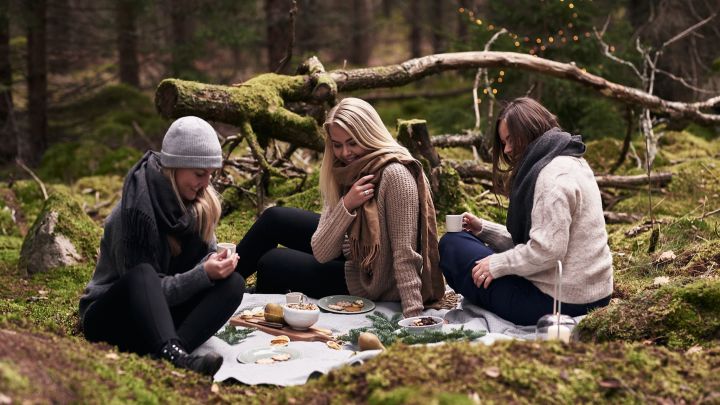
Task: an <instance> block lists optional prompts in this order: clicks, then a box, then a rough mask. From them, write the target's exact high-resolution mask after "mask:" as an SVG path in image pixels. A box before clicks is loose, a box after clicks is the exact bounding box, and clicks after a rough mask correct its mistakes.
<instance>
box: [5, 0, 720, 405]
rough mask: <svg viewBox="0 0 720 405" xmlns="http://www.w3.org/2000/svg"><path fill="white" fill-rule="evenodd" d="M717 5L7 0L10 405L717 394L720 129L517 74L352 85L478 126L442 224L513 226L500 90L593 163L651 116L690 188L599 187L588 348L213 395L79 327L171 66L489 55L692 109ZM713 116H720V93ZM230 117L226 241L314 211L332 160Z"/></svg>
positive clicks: (399, 357) (713, 57) (155, 132)
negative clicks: (523, 99) (56, 254)
mask: <svg viewBox="0 0 720 405" xmlns="http://www.w3.org/2000/svg"><path fill="white" fill-rule="evenodd" d="M291 10H294V11H292V12H291ZM719 13H720V1H718V0H695V1H693V0H644V1H643V0H621V1H609V0H575V1H570V0H514V1H499V0H458V1H452V0H443V1H441V0H417V1H412V0H401V1H389V0H348V1H329V0H297V1H296V2H292V1H289V0H263V1H260V0H247V1H228V0H216V1H209V0H198V1H189V0H157V1H151V0H114V1H111V0H94V1H89V0H46V1H39V0H25V1H17V0H0V136H1V138H0V140H1V141H0V178H1V179H2V181H1V182H0V196H1V197H2V198H1V199H0V309H1V314H2V315H0V335H2V336H0V403H14V402H29V403H35V402H39V403H46V402H61V403H66V402H88V403H106V402H109V401H111V400H115V401H120V402H143V403H155V402H180V403H185V402H188V403H195V402H207V401H215V402H264V403H274V402H282V403H328V402H332V401H335V402H359V403H365V402H371V403H427V402H429V401H436V402H437V403H443V401H445V402H446V403H475V402H477V401H478V400H484V401H498V402H499V401H503V402H504V401H513V402H531V403H538V402H539V403H543V402H549V401H550V399H552V401H554V402H557V401H559V402H564V403H571V402H572V403H575V402H579V401H583V402H604V401H612V402H618V401H625V402H631V403H647V402H652V401H657V402H664V403H671V402H691V401H692V402H710V403H712V402H717V401H719V400H720V377H719V376H720V373H718V371H719V369H720V346H718V340H720V282H719V281H718V279H717V277H718V269H720V231H719V229H718V215H717V212H718V208H720V207H719V206H720V198H718V197H719V193H720V169H719V167H720V166H719V165H720V142H719V141H718V134H720V129H719V126H718V124H717V122H716V123H715V124H712V123H710V124H708V123H707V122H706V123H698V122H697V121H693V120H691V119H687V118H684V119H676V118H674V117H672V116H670V115H668V114H665V113H663V112H662V111H652V112H650V111H646V110H645V109H644V108H643V106H642V105H639V104H625V103H619V102H617V101H615V100H611V99H610V98H607V97H604V96H603V95H602V94H601V93H599V92H598V91H596V90H594V89H592V88H589V87H585V86H581V85H578V84H576V83H574V82H573V81H571V80H565V79H562V78H557V77H550V76H548V75H543V74H540V73H533V72H530V71H527V70H519V69H513V68H512V67H510V66H508V67H498V68H487V69H467V70H458V71H453V72H444V73H441V74H434V75H430V76H428V77H426V78H424V79H422V80H418V81H413V82H412V83H410V84H408V85H405V86H402V87H397V88H375V89H366V90H356V91H352V92H340V94H338V97H344V96H351V95H352V96H357V97H362V98H364V99H366V100H368V101H370V102H371V103H372V104H373V105H374V106H375V107H376V108H377V109H378V111H379V112H380V114H381V116H382V118H383V120H384V122H385V123H386V125H387V126H388V128H389V129H390V130H391V133H393V134H399V133H401V132H402V128H403V126H402V125H400V126H397V123H398V120H399V119H402V120H407V119H422V120H426V124H427V129H428V133H429V135H430V136H431V138H432V139H436V140H437V139H440V138H439V136H440V135H461V136H464V137H475V138H472V139H475V140H474V141H472V142H469V143H468V142H466V143H464V144H462V145H460V146H453V147H443V146H437V150H438V153H439V156H440V157H441V158H442V160H443V163H442V165H441V167H442V176H443V177H441V180H442V181H441V182H440V183H441V184H440V186H439V187H440V188H439V189H436V190H434V191H435V192H436V193H437V194H436V201H438V202H439V204H438V205H439V207H438V208H439V214H440V215H442V214H444V213H447V212H461V211H462V210H472V211H474V212H476V213H479V214H480V215H482V216H485V217H487V218H490V219H493V220H496V221H500V222H502V221H503V220H504V218H505V207H506V206H507V200H506V199H505V198H504V197H503V196H500V195H495V194H494V193H493V192H492V190H491V187H490V185H489V183H488V181H487V180H488V179H487V176H486V175H483V174H482V173H483V172H482V170H481V169H483V168H485V169H486V168H487V161H486V160H484V158H485V159H486V157H487V148H488V147H489V143H488V142H487V140H488V138H487V135H488V134H489V130H490V124H491V123H492V120H493V115H494V114H495V113H496V112H497V110H498V108H499V106H498V104H497V103H498V101H501V100H505V99H511V98H514V97H518V96H522V95H530V96H532V97H535V98H538V99H539V100H540V101H541V102H542V103H543V104H545V105H546V106H547V107H548V108H549V109H550V110H551V111H553V112H554V113H556V114H557V115H558V117H559V119H560V123H561V125H562V126H563V127H564V128H565V129H567V130H568V131H570V132H573V133H580V134H582V135H583V139H584V140H585V141H586V142H587V143H588V154H587V159H588V161H589V162H590V164H591V165H592V167H593V169H594V170H595V172H596V174H597V175H609V174H617V175H622V176H631V175H646V174H647V166H646V163H647V161H648V159H647V156H646V145H647V143H646V139H645V136H646V135H647V133H648V132H647V128H643V123H644V122H645V123H649V125H650V128H651V130H652V134H653V136H657V138H658V141H657V146H658V152H657V155H656V157H655V159H653V166H652V168H651V169H652V170H651V172H652V173H667V174H668V176H671V178H672V179H671V180H669V181H667V180H665V181H662V182H656V183H653V184H652V185H648V184H647V181H645V183H644V184H643V183H642V182H640V183H637V184H634V185H632V186H629V187H628V186H617V185H615V186H613V185H610V186H603V187H602V190H603V202H604V205H605V210H606V218H614V219H615V220H617V221H614V220H613V221H611V220H608V226H607V229H608V234H609V236H610V245H611V249H612V251H613V256H614V267H615V282H616V289H615V293H614V296H613V301H612V303H611V305H610V306H609V307H608V308H606V309H604V310H601V311H597V312H595V313H593V314H591V315H590V316H588V317H587V318H586V320H584V321H583V322H582V323H581V325H580V327H579V328H578V330H579V332H580V333H579V334H578V341H577V342H573V343H572V344H571V345H560V344H538V343H535V342H513V343H504V344H496V345H494V346H492V347H490V348H486V347H477V346H476V345H470V344H467V343H453V344H448V345H444V346H441V347H433V348H424V347H415V346H404V345H402V344H398V345H396V346H393V347H391V348H390V349H389V350H388V352H387V354H385V355H383V356H380V357H378V358H377V359H376V360H374V361H372V362H369V363H367V364H365V365H363V366H362V367H357V368H346V369H341V370H338V371H336V372H333V373H331V374H330V375H329V376H326V377H323V378H321V379H319V380H317V381H313V382H311V383H308V384H307V385H305V386H302V387H296V388H290V389H280V388H276V387H247V386H242V385H236V384H220V385H218V384H210V383H209V382H208V381H207V380H204V379H202V378H200V377H199V376H196V375H193V374H192V373H189V372H184V371H181V370H175V369H174V368H172V367H171V366H170V365H169V364H167V363H163V362H159V361H155V360H152V359H147V358H139V357H137V356H134V355H128V354H125V353H118V352H117V351H116V350H115V349H114V348H112V347H109V346H107V345H96V344H89V343H87V342H85V341H84V339H83V338H82V335H81V333H80V331H79V326H78V316H77V300H78V297H79V295H80V294H81V292H82V289H83V287H84V285H85V283H86V282H87V280H88V279H89V278H90V276H91V274H92V270H93V266H94V262H95V258H96V255H97V246H98V244H99V238H100V235H101V232H102V228H101V225H102V221H103V219H104V218H105V216H106V215H107V214H108V213H109V210H110V209H111V208H112V206H113V205H114V204H115V203H116V202H117V201H119V196H120V189H121V186H122V178H123V176H124V175H125V173H126V172H127V170H128V169H129V168H130V167H131V166H132V164H133V163H134V162H135V161H136V160H137V159H138V158H139V157H140V156H141V155H142V153H143V152H144V151H145V150H147V149H154V150H158V149H159V147H160V142H161V140H162V136H163V134H164V132H165V130H166V129H167V127H168V125H169V122H170V120H168V119H166V118H164V117H163V116H162V115H161V114H160V113H158V111H157V109H156V106H155V102H156V101H155V92H156V88H157V87H158V85H159V83H160V82H161V81H162V80H164V79H167V78H176V79H182V80H187V81H198V82H203V83H209V84H220V85H227V86H230V85H236V86H242V83H245V82H247V81H249V80H251V79H253V78H256V77H258V76H259V75H261V74H264V73H268V72H275V73H279V74H283V75H294V74H295V72H296V68H297V67H298V66H299V65H300V64H301V63H302V62H304V61H306V60H307V59H308V58H310V57H311V56H317V58H318V59H319V61H320V62H322V64H323V65H324V68H325V69H326V70H327V71H333V70H338V69H340V70H343V69H346V70H352V69H359V68H365V67H376V66H383V65H392V64H397V63H401V62H403V61H407V60H409V59H412V58H418V57H423V56H426V55H431V54H440V53H448V52H463V51H482V50H483V49H485V47H486V46H488V47H489V49H491V50H492V51H504V52H517V53H521V54H525V55H537V56H538V57H540V58H544V59H548V60H554V61H558V62H563V63H573V64H575V66H577V67H579V68H581V69H583V70H584V71H586V72H589V73H592V74H595V75H597V76H600V77H603V78H605V79H607V80H610V81H612V82H615V83H619V84H622V85H624V86H628V87H633V88H637V89H641V90H644V91H648V90H652V93H653V94H654V95H657V96H659V97H661V98H662V99H665V100H672V101H682V102H688V103H692V102H697V101H702V100H707V99H710V98H712V97H717V96H718V95H719V94H720V47H718V46H717V44H718V43H719V42H720V28H718V27H720V24H719V22H720V17H718V14H719ZM692 27H694V28H692ZM503 30H504V31H503ZM681 33H684V34H683V35H681V36H680V37H678V35H679V34H681ZM599 36H602V41H600V40H599V38H598V37H599ZM603 43H604V44H606V45H607V49H605V48H604V47H603ZM668 43H669V44H668ZM663 44H668V45H666V46H665V47H663ZM659 49H662V53H661V55H660V56H659V58H658V59H657V61H658V62H657V65H656V66H655V68H654V72H655V74H656V76H655V78H654V80H652V81H651V82H647V81H645V82H644V81H643V80H642V78H641V77H640V76H642V75H640V76H638V75H637V74H636V72H635V71H634V70H633V69H632V68H630V66H629V64H633V65H634V66H636V67H637V69H638V71H639V72H640V73H647V72H644V71H643V70H642V69H643V63H646V62H647V59H645V62H644V59H643V52H645V53H646V54H647V55H650V56H655V55H656V54H655V53H653V52H655V51H657V50H659ZM609 55H611V56H612V57H614V58H615V60H613V58H612V57H610V56H609ZM618 60H621V61H625V63H618ZM645 66H647V64H645ZM473 91H476V93H477V97H476V99H475V98H474V97H473ZM305 107H306V106H305V105H304V104H302V103H300V105H294V106H293V107H292V108H294V109H295V110H296V111H300V112H303V111H304V112H307V111H309V110H308V109H305ZM324 107H327V104H325V105H324ZM705 112H706V113H707V114H714V115H717V114H720V103H717V102H716V103H715V104H714V106H710V108H707V109H706V110H705ZM645 114H649V115H647V117H648V119H647V120H646V121H643V120H642V119H641V118H642V117H644V116H645ZM213 124H214V125H215V127H216V129H217V130H218V132H219V133H220V135H221V136H222V138H223V141H224V145H225V148H226V149H225V150H226V151H227V152H228V158H229V159H231V160H233V162H234V163H233V164H231V165H228V167H227V168H226V170H225V171H224V173H223V174H222V175H221V176H219V177H218V179H217V182H216V184H217V185H218V188H219V189H221V190H222V191H223V197H224V216H223V219H222V220H221V224H220V227H219V228H218V236H219V238H220V239H222V240H239V239H240V238H241V237H242V235H243V234H244V233H245V231H246V230H247V229H248V227H249V226H250V224H252V222H253V220H254V218H255V215H256V214H257V213H258V212H259V210H261V209H262V208H263V207H265V206H267V205H270V204H284V205H289V206H297V207H301V208H306V209H312V210H316V211H317V210H319V208H320V200H319V193H318V190H317V168H318V162H319V160H318V157H319V155H318V153H317V152H315V151H312V150H306V149H304V148H297V149H296V148H294V147H293V146H292V145H288V144H287V143H283V142H276V141H275V140H273V136H272V134H269V136H268V137H263V138H262V139H259V143H258V144H257V145H255V144H254V143H252V142H251V141H250V140H249V138H247V137H238V133H242V132H243V131H242V128H238V127H236V126H233V125H229V124H228V123H223V122H213ZM466 139H467V138H466ZM235 141H237V142H235ZM255 146H259V149H258V148H255ZM425 157H426V156H425ZM431 160H432V159H431ZM449 162H470V164H471V165H475V166H477V169H478V171H476V172H472V173H470V174H468V173H466V172H462V171H461V170H459V169H458V170H456V169H457V168H458V166H457V165H456V166H452V165H451V164H450V163H449ZM446 163H447V165H446ZM268 165H269V166H268ZM475 166H473V167H475ZM272 168H277V169H278V170H274V169H272ZM478 173H480V174H478ZM485 173H486V172H485ZM443 186H445V187H444V188H443ZM448 190H454V191H452V192H449V191H448ZM52 213H55V220H57V222H56V223H55V234H60V235H63V236H65V237H66V238H67V239H69V240H70V241H71V242H72V244H73V245H74V248H75V256H74V257H73V259H72V260H70V261H67V262H63V263H61V264H57V263H56V264H50V265H47V266H44V267H43V268H42V269H38V268H37V266H36V265H35V262H33V261H32V260H31V261H30V262H28V257H33V256H32V254H31V253H32V248H33V246H35V245H37V243H38V242H37V240H39V238H38V237H37V235H38V234H39V232H41V231H42V229H44V228H43V224H44V223H47V221H46V218H48V217H52ZM612 214H615V216H613V215H612ZM58 218H59V219H58ZM441 222H442V221H439V223H441ZM615 222H617V223H615ZM51 233H52V232H51ZM249 282H250V283H252V282H253V281H252V280H249ZM408 370H414V371H413V372H410V371H408Z"/></svg>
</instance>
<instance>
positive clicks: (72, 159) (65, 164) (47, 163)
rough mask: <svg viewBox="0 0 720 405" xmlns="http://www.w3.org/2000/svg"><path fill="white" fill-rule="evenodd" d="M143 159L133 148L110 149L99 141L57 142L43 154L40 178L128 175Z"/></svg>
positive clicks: (64, 178)
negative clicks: (134, 165)
mask: <svg viewBox="0 0 720 405" xmlns="http://www.w3.org/2000/svg"><path fill="white" fill-rule="evenodd" d="M141 156H142V152H140V151H139V150H137V149H134V148H129V147H125V146H122V147H119V148H114V149H113V148H110V147H108V146H107V144H105V143H103V142H100V141H96V140H82V141H79V142H64V143H57V144H55V145H53V146H51V147H49V148H48V150H47V151H46V152H45V154H44V155H43V161H42V164H41V166H40V168H39V170H38V175H39V176H40V177H41V178H43V179H49V180H61V181H65V182H71V181H73V180H76V179H78V178H80V177H85V176H95V175H113V174H114V175H125V174H126V173H127V171H128V170H129V169H130V167H132V166H133V164H135V162H137V161H138V160H139V159H140V157H141Z"/></svg>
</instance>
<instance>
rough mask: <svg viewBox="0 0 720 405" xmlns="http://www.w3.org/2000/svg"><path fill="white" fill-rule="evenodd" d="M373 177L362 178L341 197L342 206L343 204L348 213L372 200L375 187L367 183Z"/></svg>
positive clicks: (371, 175) (370, 175)
mask: <svg viewBox="0 0 720 405" xmlns="http://www.w3.org/2000/svg"><path fill="white" fill-rule="evenodd" d="M373 177H375V175H373V174H368V175H367V176H363V177H361V178H360V179H359V180H358V181H356V182H355V184H353V185H352V187H350V190H349V191H348V192H347V194H345V196H344V197H343V204H345V209H346V210H348V212H352V211H354V210H355V209H356V208H358V207H360V206H361V205H363V204H365V203H366V202H367V201H368V200H370V199H371V198H373V196H374V195H375V185H374V184H372V183H368V181H370V180H372V178H373ZM366 183H367V184H366Z"/></svg>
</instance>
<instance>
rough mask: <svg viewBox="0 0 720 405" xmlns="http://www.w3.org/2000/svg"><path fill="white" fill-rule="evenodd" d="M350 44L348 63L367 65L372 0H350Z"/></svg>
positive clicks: (370, 46) (370, 39)
mask: <svg viewBox="0 0 720 405" xmlns="http://www.w3.org/2000/svg"><path fill="white" fill-rule="evenodd" d="M352 7H353V13H352V44H351V47H350V63H353V64H355V65H367V64H368V61H369V60H370V54H371V53H372V43H373V38H372V32H371V27H372V2H371V1H370V0H352Z"/></svg>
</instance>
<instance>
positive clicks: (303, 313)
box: [282, 304, 320, 330]
mask: <svg viewBox="0 0 720 405" xmlns="http://www.w3.org/2000/svg"><path fill="white" fill-rule="evenodd" d="M282 307H283V318H285V322H287V324H288V325H290V327H291V328H293V329H297V330H305V329H307V328H309V327H311V326H313V325H315V322H317V321H318V319H320V309H319V308H315V309H295V308H289V307H288V306H287V304H285V305H283V306H282Z"/></svg>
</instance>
